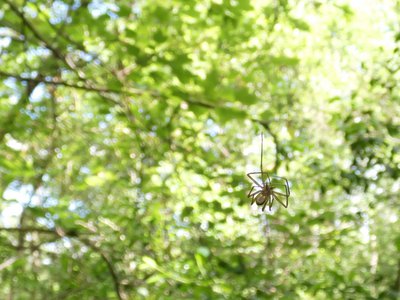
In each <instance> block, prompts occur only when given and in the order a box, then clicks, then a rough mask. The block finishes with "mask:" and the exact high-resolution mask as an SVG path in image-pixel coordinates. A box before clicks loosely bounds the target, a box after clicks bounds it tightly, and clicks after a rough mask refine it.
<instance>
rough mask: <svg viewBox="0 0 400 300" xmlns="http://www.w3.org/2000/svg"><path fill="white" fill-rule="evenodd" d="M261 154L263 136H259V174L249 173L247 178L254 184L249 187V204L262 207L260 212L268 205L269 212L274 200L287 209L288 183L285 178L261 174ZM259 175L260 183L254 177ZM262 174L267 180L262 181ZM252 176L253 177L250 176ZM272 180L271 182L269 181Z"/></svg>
mask: <svg viewBox="0 0 400 300" xmlns="http://www.w3.org/2000/svg"><path fill="white" fill-rule="evenodd" d="M262 152H263V135H262V134H261V164H260V172H250V173H247V176H248V177H249V178H250V180H251V181H252V182H253V183H254V184H255V185H253V186H252V187H251V190H250V192H249V193H248V194H247V197H248V198H251V204H250V205H253V203H254V202H255V203H256V204H257V205H258V206H262V211H264V209H265V207H266V206H267V205H268V207H269V210H270V211H271V208H272V205H273V203H274V200H276V201H278V202H279V203H280V204H282V206H283V207H285V208H287V207H288V201H289V196H290V188H289V183H288V181H287V179H286V178H283V177H279V176H271V177H270V176H269V175H268V173H267V172H263V166H262ZM258 174H259V175H261V180H262V182H261V183H260V182H259V181H257V179H256V178H255V177H253V176H254V175H258ZM264 174H265V175H267V179H266V180H265V181H264ZM252 175H253V176H252ZM271 179H272V180H271Z"/></svg>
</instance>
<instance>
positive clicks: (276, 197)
mask: <svg viewBox="0 0 400 300" xmlns="http://www.w3.org/2000/svg"><path fill="white" fill-rule="evenodd" d="M276 194H277V193H273V195H274V198H275V199H276V201H278V202H279V203H280V204H282V205H283V207H285V208H287V207H288V204H289V199H288V196H287V195H283V194H281V193H279V194H280V195H282V196H285V199H286V204H284V203H283V202H282V201H281V199H279V197H278V196H277V195H276Z"/></svg>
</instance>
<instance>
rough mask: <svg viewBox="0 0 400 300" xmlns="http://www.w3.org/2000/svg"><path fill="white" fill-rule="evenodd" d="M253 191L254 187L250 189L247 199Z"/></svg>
mask: <svg viewBox="0 0 400 300" xmlns="http://www.w3.org/2000/svg"><path fill="white" fill-rule="evenodd" d="M253 190H254V185H253V186H252V187H251V190H250V192H249V193H248V194H247V198H249V197H250V196H251V192H252V191H253Z"/></svg>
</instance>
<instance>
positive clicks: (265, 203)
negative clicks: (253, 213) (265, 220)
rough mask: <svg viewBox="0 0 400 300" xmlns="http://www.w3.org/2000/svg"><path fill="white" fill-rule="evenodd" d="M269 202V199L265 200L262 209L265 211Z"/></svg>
mask: <svg viewBox="0 0 400 300" xmlns="http://www.w3.org/2000/svg"><path fill="white" fill-rule="evenodd" d="M267 203H268V201H265V202H264V206H263V208H262V211H264V209H265V207H266V206H267Z"/></svg>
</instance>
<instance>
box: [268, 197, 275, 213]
mask: <svg viewBox="0 0 400 300" xmlns="http://www.w3.org/2000/svg"><path fill="white" fill-rule="evenodd" d="M272 204H274V197H273V196H272V195H271V200H270V202H269V211H271V208H272Z"/></svg>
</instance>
